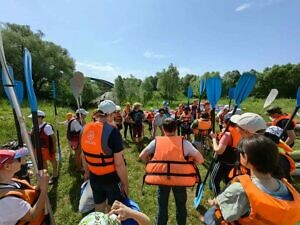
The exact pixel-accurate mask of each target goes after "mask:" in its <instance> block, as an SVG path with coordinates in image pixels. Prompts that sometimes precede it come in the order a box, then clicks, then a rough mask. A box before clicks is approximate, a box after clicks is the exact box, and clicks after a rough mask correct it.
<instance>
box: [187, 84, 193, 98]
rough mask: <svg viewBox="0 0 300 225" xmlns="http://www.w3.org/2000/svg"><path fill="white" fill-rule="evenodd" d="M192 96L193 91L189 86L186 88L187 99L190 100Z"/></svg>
mask: <svg viewBox="0 0 300 225" xmlns="http://www.w3.org/2000/svg"><path fill="white" fill-rule="evenodd" d="M192 96H193V89H192V87H191V86H189V87H188V89H187V97H188V99H190V98H191V97H192Z"/></svg>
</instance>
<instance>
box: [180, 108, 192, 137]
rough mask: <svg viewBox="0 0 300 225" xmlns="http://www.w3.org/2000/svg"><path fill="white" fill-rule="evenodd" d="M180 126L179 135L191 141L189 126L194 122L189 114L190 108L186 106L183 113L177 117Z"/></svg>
mask: <svg viewBox="0 0 300 225" xmlns="http://www.w3.org/2000/svg"><path fill="white" fill-rule="evenodd" d="M179 121H180V125H181V135H182V136H184V137H186V138H187V139H188V140H191V138H190V135H191V134H192V133H193V130H192V129H191V127H190V125H191V123H192V122H193V121H194V118H193V116H192V114H191V112H190V107H189V106H188V105H186V106H185V107H184V111H183V113H182V114H181V116H180V117H179Z"/></svg>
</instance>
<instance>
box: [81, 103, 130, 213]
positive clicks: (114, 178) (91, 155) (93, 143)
mask: <svg viewBox="0 0 300 225" xmlns="http://www.w3.org/2000/svg"><path fill="white" fill-rule="evenodd" d="M115 110H116V105H115V103H114V102H112V101H110V100H104V101H102V102H100V104H99V105H98V113H99V121H96V122H91V123H87V124H86V125H85V127H84V128H83V131H82V134H81V139H80V143H81V148H82V152H83V157H82V161H83V167H84V170H85V175H84V177H85V179H88V178H90V184H91V188H92V191H93V198H94V202H95V211H102V212H103V211H104V210H105V208H106V201H107V203H108V205H110V206H111V205H112V204H113V202H114V201H115V200H119V201H122V198H123V197H122V196H123V195H126V196H127V195H128V177H127V170H126V167H125V162H124V156H123V149H124V147H123V141H122V136H121V134H120V132H119V130H118V129H117V128H116V127H115V126H113V125H111V124H110V123H109V122H108V121H110V119H111V118H112V116H113V113H114V112H115Z"/></svg>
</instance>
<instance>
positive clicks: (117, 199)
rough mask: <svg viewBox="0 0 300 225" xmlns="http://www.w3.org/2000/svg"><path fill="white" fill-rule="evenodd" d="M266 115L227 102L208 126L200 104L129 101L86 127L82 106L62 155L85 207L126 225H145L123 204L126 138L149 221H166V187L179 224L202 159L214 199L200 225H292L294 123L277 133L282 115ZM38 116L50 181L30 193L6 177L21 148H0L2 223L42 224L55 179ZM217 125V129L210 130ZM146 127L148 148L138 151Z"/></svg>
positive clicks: (51, 146)
mask: <svg viewBox="0 0 300 225" xmlns="http://www.w3.org/2000/svg"><path fill="white" fill-rule="evenodd" d="M266 113H267V114H268V115H269V117H270V118H271V122H266V121H265V120H264V119H263V118H262V117H261V116H260V115H258V114H256V113H252V112H245V113H241V112H239V113H238V114H234V113H233V111H232V109H231V108H230V107H229V106H228V105H225V106H224V107H223V108H222V109H221V110H220V111H219V112H218V113H217V116H216V118H217V119H216V120H217V121H212V118H214V117H212V116H211V108H210V103H209V102H208V101H204V102H203V103H201V104H199V102H198V101H197V100H195V101H193V103H192V104H191V105H184V104H179V106H178V108H177V109H176V110H171V109H170V108H169V105H168V103H167V102H165V101H164V102H163V104H162V107H161V108H159V109H158V110H153V109H151V110H148V111H143V110H142V104H141V103H138V102H136V103H134V104H133V105H132V107H131V104H130V103H129V102H127V103H126V104H125V106H124V109H123V110H122V109H121V107H120V106H118V105H116V104H115V103H114V102H112V101H110V100H104V101H101V102H100V103H99V105H98V107H97V109H96V110H95V111H94V112H93V113H92V116H91V118H92V121H91V122H86V118H87V116H88V114H89V113H88V112H87V111H86V110H85V109H83V108H80V109H78V110H77V111H76V112H75V115H74V116H73V114H72V113H68V114H67V120H66V121H65V122H63V124H65V126H66V128H67V139H68V142H69V146H70V149H72V151H74V152H75V162H74V164H75V166H76V169H77V170H78V171H79V172H82V173H83V178H84V180H85V181H88V182H89V185H90V189H91V193H90V195H91V196H90V197H91V198H92V201H93V207H92V208H93V210H94V211H96V212H103V213H108V215H111V214H116V218H117V220H118V221H121V222H122V224H126V223H125V222H126V221H127V222H128V221H129V219H131V221H132V223H127V224H139V225H148V224H150V219H149V217H148V216H147V215H146V214H144V213H142V212H139V211H138V210H137V209H133V208H132V207H131V205H130V204H127V203H126V201H127V200H128V199H129V200H130V198H129V196H130V185H129V183H128V173H127V169H126V161H125V154H124V150H125V148H124V142H127V141H128V140H129V136H130V139H131V141H132V142H133V143H136V145H137V147H138V149H140V155H139V160H140V161H141V162H144V163H146V166H145V176H144V183H145V184H148V185H156V186H158V188H157V206H158V208H157V215H156V218H155V224H157V225H166V224H167V223H168V202H169V194H170V191H171V190H172V192H173V194H174V199H175V205H176V221H177V224H178V225H185V224H186V223H187V215H188V213H187V207H186V202H187V192H186V187H193V186H195V185H197V184H198V183H201V177H200V173H199V171H198V167H197V166H198V165H200V164H203V163H204V162H205V160H206V161H208V160H212V163H213V166H212V170H211V171H210V185H209V187H210V189H211V191H212V193H213V195H214V198H213V199H210V200H209V204H210V205H211V208H209V209H208V210H207V212H206V213H205V214H204V215H201V216H200V220H201V221H202V222H203V223H204V224H207V225H212V224H257V225H260V224H286V225H289V224H291V225H292V224H296V222H298V221H300V194H299V193H298V192H297V191H296V189H295V188H294V187H293V185H292V178H291V173H292V172H293V171H294V170H295V162H294V161H293V160H292V158H291V157H290V155H289V154H290V153H291V152H292V151H293V149H292V147H293V145H294V143H295V139H296V134H295V131H294V129H295V126H296V123H295V121H294V120H292V123H290V125H289V126H288V127H287V129H286V131H284V133H282V132H283V128H285V126H286V124H287V122H288V121H289V118H290V115H288V114H285V113H283V112H282V110H281V108H279V107H271V108H269V109H268V110H267V112H266ZM45 116H46V115H45V113H44V112H43V111H38V118H39V129H40V131H39V134H40V136H39V139H40V141H41V146H42V153H43V154H42V158H43V162H44V168H45V169H47V162H48V161H50V162H51V165H52V168H53V169H52V171H53V172H52V173H53V174H52V176H51V177H50V178H49V175H48V173H47V170H43V171H42V172H41V174H39V176H38V183H39V187H38V188H34V187H33V186H31V185H30V184H29V183H28V182H25V181H21V180H18V179H15V178H13V177H14V176H15V173H16V172H17V171H18V170H20V166H21V159H22V157H24V156H26V155H27V154H28V149H26V148H20V149H18V150H8V149H4V150H1V151H0V225H10V224H16V223H18V222H19V221H22V222H24V223H26V222H32V223H30V224H43V221H44V219H45V218H44V216H43V215H44V214H43V209H44V205H45V199H46V196H47V189H48V185H49V184H50V185H52V184H55V183H57V182H59V174H58V168H57V160H56V157H55V156H56V154H55V153H56V147H55V146H56V139H55V133H54V130H53V128H52V126H51V125H50V124H49V123H46V122H45V121H44V118H45ZM215 122H217V123H218V124H219V130H218V132H217V131H215V130H213V129H212V124H213V123H215ZM147 125H148V131H149V132H147V133H149V135H150V136H149V138H150V142H149V143H147V145H146V146H143V137H144V136H146V132H145V127H146V126H147ZM122 130H123V137H122V135H121V132H122ZM128 132H129V136H128ZM207 151H209V152H210V153H211V154H210V157H208V154H206V153H207ZM212 155H214V156H213V157H212ZM79 174H80V173H79ZM222 181H223V182H224V184H225V185H221V182H222ZM135 200H136V201H137V202H139V201H140V199H135ZM33 221H34V222H33Z"/></svg>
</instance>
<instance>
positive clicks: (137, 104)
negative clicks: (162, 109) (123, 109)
mask: <svg viewBox="0 0 300 225" xmlns="http://www.w3.org/2000/svg"><path fill="white" fill-rule="evenodd" d="M139 106H142V104H141V103H140V102H135V103H134V104H133V109H136V108H137V107H139Z"/></svg>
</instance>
